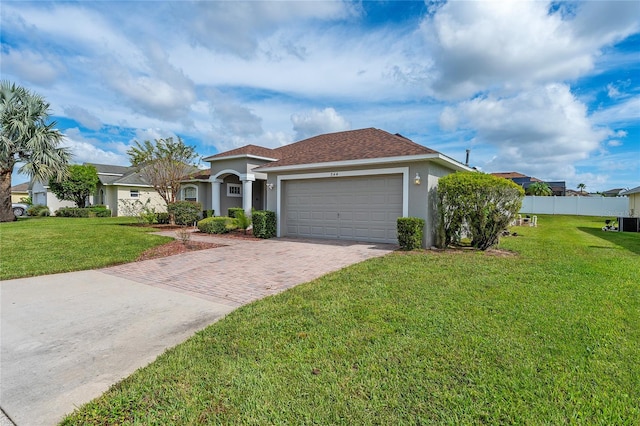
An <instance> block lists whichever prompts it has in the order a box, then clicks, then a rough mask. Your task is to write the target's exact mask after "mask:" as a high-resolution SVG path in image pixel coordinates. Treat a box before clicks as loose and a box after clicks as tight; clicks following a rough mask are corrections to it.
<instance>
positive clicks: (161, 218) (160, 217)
mask: <svg viewBox="0 0 640 426" xmlns="http://www.w3.org/2000/svg"><path fill="white" fill-rule="evenodd" d="M156 223H159V224H161V225H166V224H168V223H169V213H156Z"/></svg>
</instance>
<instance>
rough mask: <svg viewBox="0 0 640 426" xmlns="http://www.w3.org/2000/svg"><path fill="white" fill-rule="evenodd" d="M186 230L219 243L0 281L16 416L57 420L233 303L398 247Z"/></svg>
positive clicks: (9, 405)
mask: <svg viewBox="0 0 640 426" xmlns="http://www.w3.org/2000/svg"><path fill="white" fill-rule="evenodd" d="M167 235H170V236H174V237H175V233H173V232H170V234H167ZM192 238H193V239H194V240H202V241H211V242H215V243H219V244H224V245H225V246H224V247H218V248H213V249H208V250H200V251H194V252H188V253H184V254H180V255H175V256H170V257H165V258H160V259H153V260H147V261H144V262H134V263H129V264H125V265H118V266H113V267H109V268H104V269H101V270H98V271H83V272H72V273H67V274H58V275H48V276H42V277H34V278H25V279H18V280H9V281H0V307H1V310H0V321H1V324H2V327H1V328H0V347H1V352H0V381H1V384H0V407H1V408H2V409H3V410H4V411H5V412H6V413H7V414H8V415H9V417H11V419H12V420H13V421H14V422H15V423H16V424H18V425H19V426H28V425H37V426H41V425H51V424H55V423H57V422H58V421H59V420H60V419H61V418H62V416H64V415H65V414H67V413H69V412H71V411H73V409H74V408H75V407H77V406H80V405H82V404H84V403H86V402H89V401H90V400H92V399H93V398H95V397H97V396H99V395H101V394H102V393H103V392H104V391H106V390H107V389H108V388H109V387H110V386H111V385H113V384H114V383H116V382H118V381H119V380H121V379H122V378H124V377H127V376H128V375H130V374H131V373H133V372H134V371H135V370H136V369H138V368H140V367H143V366H145V365H147V364H148V363H150V362H151V361H153V360H154V359H155V358H156V357H157V356H158V355H160V354H161V353H162V352H163V351H165V350H166V349H167V348H169V347H172V346H175V345H176V344H178V343H181V342H182V341H184V340H185V339H187V338H188V337H189V336H191V335H192V334H193V333H194V332H195V331H197V330H199V329H202V328H204V327H205V326H207V325H208V324H211V323H212V322H214V321H215V320H217V319H219V318H221V317H222V316H224V315H225V314H227V313H229V312H230V311H232V310H233V309H235V308H237V307H238V306H241V305H244V304H246V303H250V302H252V301H254V300H257V299H260V298H263V297H265V296H268V295H272V294H276V293H279V292H282V291H284V290H286V289H288V288H291V287H293V286H295V285H298V284H301V283H304V282H307V281H310V280H312V279H314V278H317V277H319V276H321V275H324V274H326V273H328V272H331V271H335V270H337V269H340V268H343V267H345V266H348V265H351V264H353V263H357V262H360V261H363V260H366V259H368V258H371V257H377V256H382V255H385V254H387V253H389V252H391V251H393V250H394V249H395V248H396V247H395V246H392V245H376V244H367V243H353V242H328V241H326V242H325V241H312V240H289V239H272V240H237V239H236V240H234V239H229V238H221V237H214V236H208V235H199V234H194V235H193V237H192ZM1 419H2V416H1V415H0V420H1ZM0 426H4V425H0Z"/></svg>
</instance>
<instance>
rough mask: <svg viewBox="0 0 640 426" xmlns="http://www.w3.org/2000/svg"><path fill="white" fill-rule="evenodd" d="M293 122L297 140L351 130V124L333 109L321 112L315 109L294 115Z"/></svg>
mask: <svg viewBox="0 0 640 426" xmlns="http://www.w3.org/2000/svg"><path fill="white" fill-rule="evenodd" d="M291 122H292V123H293V130H294V131H295V132H296V134H295V138H296V140H301V139H307V138H309V137H312V136H317V135H320V134H323V133H333V132H340V131H343V130H349V129H350V128H351V124H350V123H349V122H348V121H347V120H346V119H345V118H344V117H342V116H341V115H340V114H338V113H337V112H336V110H335V109H333V108H325V109H323V110H321V111H320V110H317V109H313V110H311V111H309V112H307V113H304V114H293V115H292V116H291Z"/></svg>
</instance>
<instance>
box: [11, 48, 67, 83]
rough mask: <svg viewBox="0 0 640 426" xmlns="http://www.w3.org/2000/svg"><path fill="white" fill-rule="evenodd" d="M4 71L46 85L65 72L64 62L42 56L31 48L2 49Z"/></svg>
mask: <svg viewBox="0 0 640 426" xmlns="http://www.w3.org/2000/svg"><path fill="white" fill-rule="evenodd" d="M0 62H2V69H3V72H4V73H12V74H16V75H20V76H22V77H23V78H24V79H25V80H27V81H29V82H31V83H34V84H38V85H42V86H48V85H50V84H52V83H53V82H54V81H56V79H58V77H59V76H60V75H61V74H62V73H64V72H65V66H64V64H63V63H62V62H61V61H60V60H59V59H58V58H56V57H51V56H46V57H45V56H44V55H43V54H41V53H39V52H33V51H31V50H16V49H8V50H7V51H5V50H4V49H3V50H2V52H1V53H0Z"/></svg>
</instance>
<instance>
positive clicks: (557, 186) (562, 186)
mask: <svg viewBox="0 0 640 426" xmlns="http://www.w3.org/2000/svg"><path fill="white" fill-rule="evenodd" d="M491 174H492V175H493V176H498V177H503V178H505V179H509V180H511V181H513V182H515V183H517V184H518V185H520V186H521V187H522V188H523V189H524V190H525V191H526V190H527V188H529V185H531V184H532V183H534V182H543V183H546V184H547V185H549V187H550V188H551V192H552V193H553V195H557V196H565V195H567V185H566V183H565V182H564V181H543V180H540V179H538V178H534V177H531V176H526V175H523V174H522V173H518V172H502V173H491Z"/></svg>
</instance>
